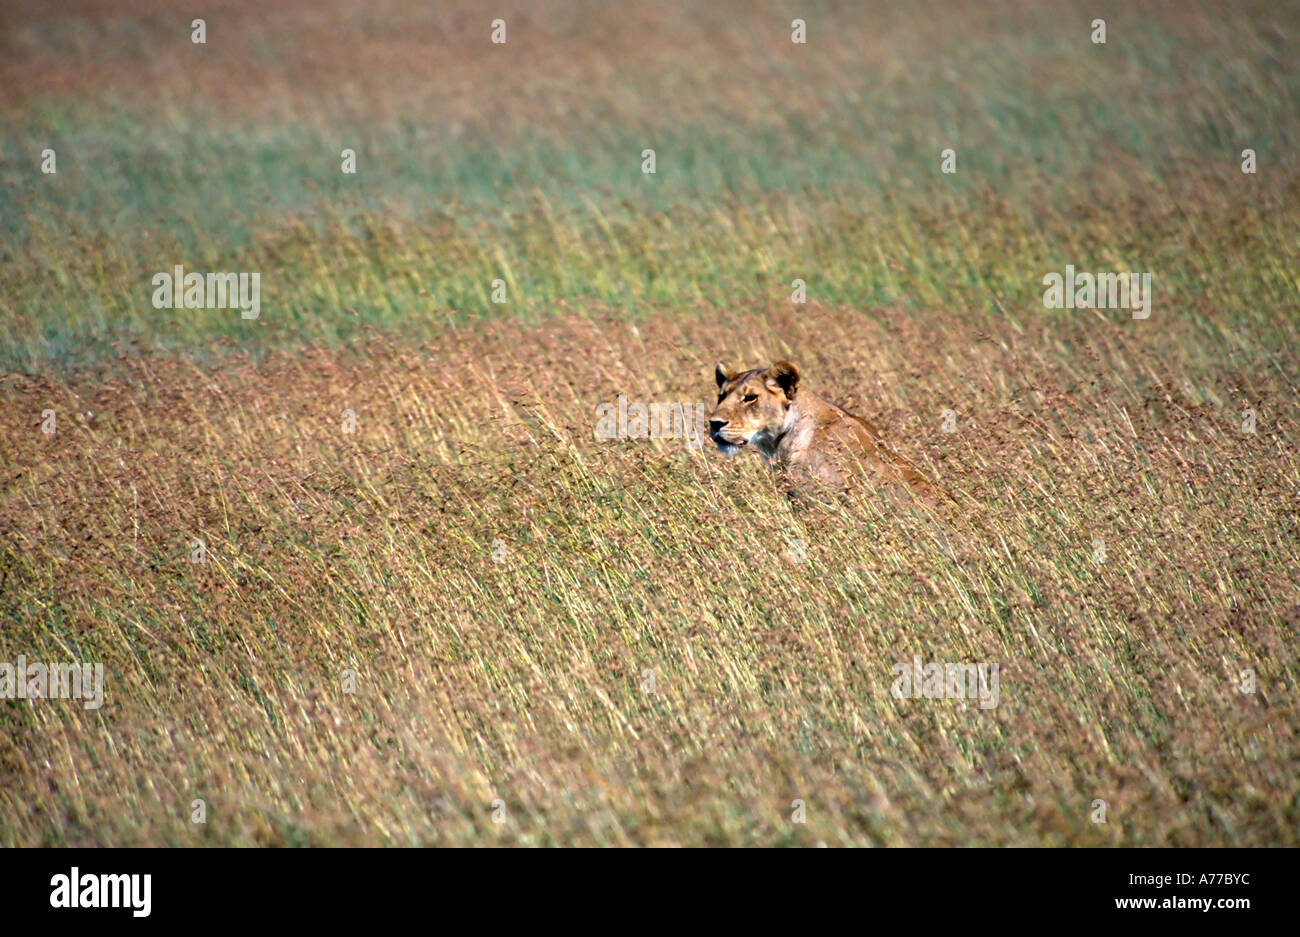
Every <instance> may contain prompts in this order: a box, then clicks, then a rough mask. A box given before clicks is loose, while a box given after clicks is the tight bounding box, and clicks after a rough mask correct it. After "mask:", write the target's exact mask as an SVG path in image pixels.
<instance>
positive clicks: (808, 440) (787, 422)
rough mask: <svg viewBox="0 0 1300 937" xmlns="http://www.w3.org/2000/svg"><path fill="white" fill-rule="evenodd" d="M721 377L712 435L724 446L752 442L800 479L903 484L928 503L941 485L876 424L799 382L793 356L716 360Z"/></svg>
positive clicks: (835, 484)
mask: <svg viewBox="0 0 1300 937" xmlns="http://www.w3.org/2000/svg"><path fill="white" fill-rule="evenodd" d="M715 378H716V380H717V384H718V405H717V407H716V408H715V409H714V411H713V413H712V414H710V416H709V435H710V436H711V437H712V438H713V441H714V442H716V443H717V444H718V448H719V449H720V450H722V451H723V452H724V453H727V454H731V453H733V452H736V451H738V450H739V449H740V448H741V447H743V446H752V447H753V448H754V449H755V450H756V451H757V452H759V453H760V454H762V455H763V457H764V458H766V459H767V460H768V462H770V463H771V464H772V465H774V466H777V467H782V468H785V469H787V470H788V471H789V472H790V473H791V474H792V475H793V476H794V477H795V478H797V479H799V478H809V479H815V480H816V481H818V482H820V483H822V484H824V485H830V486H833V487H855V486H856V485H858V484H861V483H863V482H866V483H867V484H869V485H870V486H871V487H872V488H873V489H876V488H882V487H885V488H893V489H901V490H905V491H907V492H909V493H911V494H912V495H914V496H916V497H917V498H919V499H920V500H921V501H922V502H924V503H925V504H927V505H930V506H933V505H934V503H935V501H936V500H937V491H936V489H935V487H934V486H933V485H932V484H931V483H930V482H929V481H928V480H927V479H926V478H925V476H923V475H922V474H921V473H920V472H919V471H917V470H916V468H915V467H914V466H912V465H911V464H909V463H908V462H907V461H906V460H905V459H903V458H902V457H900V456H899V455H897V454H896V453H894V452H891V451H890V450H889V448H888V447H887V446H886V445H885V443H884V441H883V440H882V439H881V438H880V434H879V433H878V432H877V431H876V428H875V427H874V426H872V425H871V424H870V423H869V422H867V421H866V420H864V419H862V418H861V417H859V416H854V415H853V414H852V413H849V412H848V411H847V410H845V409H844V408H843V407H839V406H837V405H835V404H833V403H831V402H830V401H827V400H823V399H822V398H821V397H818V396H817V395H816V394H814V393H812V392H811V391H809V390H807V389H806V388H804V387H801V386H800V384H799V370H798V369H797V368H796V367H795V366H794V365H793V364H790V363H789V362H788V361H778V362H776V363H775V364H773V365H772V366H771V367H770V368H755V369H753V370H751V371H744V372H739V373H737V372H734V371H732V370H731V369H730V368H728V367H727V365H725V364H724V363H722V362H718V365H717V368H716V370H715Z"/></svg>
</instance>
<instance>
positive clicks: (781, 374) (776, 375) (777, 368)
mask: <svg viewBox="0 0 1300 937" xmlns="http://www.w3.org/2000/svg"><path fill="white" fill-rule="evenodd" d="M767 379H768V380H769V381H774V382H775V383H776V386H777V387H780V388H781V390H783V391H785V396H786V398H787V399H789V400H793V399H794V392H795V390H797V389H798V387H799V369H798V368H796V367H795V366H794V365H792V364H791V363H790V362H789V361H778V362H776V363H775V364H773V365H772V366H771V367H770V368H768V369H767Z"/></svg>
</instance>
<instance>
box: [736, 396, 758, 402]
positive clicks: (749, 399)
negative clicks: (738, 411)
mask: <svg viewBox="0 0 1300 937" xmlns="http://www.w3.org/2000/svg"><path fill="white" fill-rule="evenodd" d="M757 399H758V394H746V395H745V396H743V397H741V398H740V402H741V403H753V402H754V401H755V400H757Z"/></svg>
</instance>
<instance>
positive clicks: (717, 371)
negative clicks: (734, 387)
mask: <svg viewBox="0 0 1300 937" xmlns="http://www.w3.org/2000/svg"><path fill="white" fill-rule="evenodd" d="M713 379H714V380H715V381H717V382H718V390H722V386H723V385H724V384H726V383H727V382H728V381H734V380H735V379H736V372H735V371H733V370H731V368H729V367H727V362H725V361H719V362H718V363H717V364H715V365H714V366H713Z"/></svg>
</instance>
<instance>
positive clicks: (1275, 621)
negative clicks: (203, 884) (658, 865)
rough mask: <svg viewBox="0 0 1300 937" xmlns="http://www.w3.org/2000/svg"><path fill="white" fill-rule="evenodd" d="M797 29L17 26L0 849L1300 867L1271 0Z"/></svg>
mask: <svg viewBox="0 0 1300 937" xmlns="http://www.w3.org/2000/svg"><path fill="white" fill-rule="evenodd" d="M796 6H797V9H795V8H793V7H791V6H790V5H789V4H777V3H769V2H762V0H758V2H753V3H740V2H734V0H722V2H718V3H710V4H688V3H682V2H671V0H670V2H664V3H657V4H618V5H607V4H600V3H587V2H576V0H575V2H566V0H544V2H539V3H513V2H504V3H496V4H493V5H492V9H491V10H486V9H485V8H483V7H482V6H481V5H476V4H472V3H467V2H457V3H450V4H442V3H440V4H427V3H419V2H415V0H377V2H373V3H366V4H352V3H345V2H342V0H322V2H308V0H284V2H277V3H275V4H265V3H253V2H249V0H205V2H204V3H203V4H202V7H203V10H202V11H199V12H190V11H189V10H188V8H187V9H186V10H185V11H179V10H178V9H176V8H174V7H173V5H172V4H169V3H166V2H163V0H122V2H114V3H111V4H110V3H100V2H88V0H65V2H60V3H59V4H57V5H53V4H52V5H34V6H29V5H21V4H12V3H3V4H0V424H3V428H2V434H3V435H2V438H3V445H2V446H0V662H2V661H8V662H13V661H16V660H17V658H18V656H19V655H24V656H25V657H26V659H28V660H32V661H37V660H39V661H73V660H76V661H98V662H102V663H103V665H104V674H105V681H104V687H105V692H104V700H103V705H102V706H101V707H100V708H98V709H87V708H86V707H85V706H84V705H83V704H82V702H81V701H77V700H55V699H50V700H29V701H21V700H0V845H4V846H40V845H111V846H117V845H450V846H481V845H619V846H621V845H682V846H698V845H728V846H750V845H788V846H812V845H818V844H822V843H825V844H827V845H830V846H936V845H963V846H969V845H1014V846H1067V845H1068V846H1119V845H1123V846H1154V845H1179V846H1206V845H1230V846H1254V845H1291V846H1294V845H1298V844H1300V690H1298V688H1297V680H1298V679H1300V588H1298V586H1297V584H1298V583H1300V463H1298V461H1297V455H1296V448H1295V447H1296V437H1297V429H1298V427H1300V423H1298V418H1300V414H1298V413H1297V382H1298V380H1300V367H1298V366H1297V352H1296V350H1297V348H1300V303H1297V288H1298V287H1300V282H1298V273H1297V271H1298V270H1300V263H1298V260H1300V155H1298V149H1297V144H1298V143H1300V58H1298V57H1297V56H1295V54H1294V51H1293V48H1292V46H1293V43H1294V41H1295V38H1296V36H1297V35H1300V5H1297V4H1296V3H1293V2H1282V3H1278V2H1243V3H1234V4H1229V3H1218V2H1208V0H1189V2H1156V3H1141V4H1131V3H1117V2H1108V0H1094V2H1088V3H1082V2H1042V3H1039V2H1021V0H991V2H989V3H984V4H978V5H964V4H950V3H937V2H931V0H922V2H918V3H909V4H892V3H862V4H832V3H825V2H815V0H801V2H800V3H799V4H797V5H796ZM195 16H202V17H203V18H204V19H205V23H206V42H205V43H203V44H196V43H194V42H192V41H191V33H192V28H191V20H192V19H193V18H194V17H195ZM796 16H797V17H800V18H802V19H804V20H805V21H806V24H807V36H808V41H807V43H806V44H796V43H793V42H791V19H792V18H793V17H796ZM497 17H500V18H503V19H504V20H505V21H506V24H507V30H508V33H507V36H508V38H507V41H506V42H505V43H504V44H494V43H492V42H491V41H490V38H489V37H490V33H491V27H490V23H491V21H492V20H493V19H494V18H497ZM1097 18H1104V19H1105V22H1106V30H1107V40H1106V42H1105V43H1104V44H1097V43H1094V42H1092V41H1091V40H1090V32H1091V28H1090V24H1091V23H1092V21H1093V20H1094V19H1097ZM647 148H651V149H653V150H654V152H655V160H656V171H655V172H654V173H653V174H649V173H645V172H643V171H642V168H643V162H644V157H643V151H644V150H646V149H647ZM946 148H952V149H953V151H954V152H955V154H956V160H957V163H956V165H957V171H956V172H955V173H944V172H942V171H941V168H940V165H941V160H940V153H941V151H943V150H944V149H946ZM47 149H49V150H53V151H54V153H55V155H56V159H57V172H55V173H52V174H51V173H45V172H42V171H41V166H42V160H43V157H42V153H43V151H45V150H47ZM345 149H351V150H353V151H354V152H355V154H356V165H357V172H356V173H344V172H342V171H341V159H342V156H341V154H342V151H343V150H345ZM1246 149H1250V150H1253V151H1254V153H1255V158H1256V160H1257V169H1256V171H1255V172H1253V173H1246V172H1243V156H1242V151H1243V150H1246ZM178 264H182V265H184V267H185V269H186V270H195V271H256V272H259V273H260V276H261V300H260V302H261V312H260V316H259V317H258V318H257V319H253V320H248V319H242V318H241V317H240V315H239V313H238V311H237V310H235V311H232V310H231V309H213V308H205V309H158V308H155V306H154V305H153V304H152V303H151V301H150V297H151V294H152V293H153V287H152V286H151V278H152V277H153V276H154V275H155V274H156V273H158V272H159V271H171V270H172V269H173V268H174V267H175V266H176V265H178ZM1066 264H1071V265H1073V266H1074V267H1076V268H1077V269H1079V270H1088V271H1105V270H1116V271H1134V272H1141V273H1150V274H1151V276H1152V281H1153V283H1154V284H1155V286H1154V301H1153V305H1152V313H1151V316H1150V318H1149V319H1144V320H1140V319H1133V318H1131V317H1130V316H1129V315H1128V314H1127V313H1126V312H1125V311H1124V310H1115V309H1077V308H1066V309H1050V308H1045V306H1044V304H1043V283H1042V280H1043V276H1044V275H1045V274H1047V273H1049V272H1053V271H1061V270H1063V269H1064V268H1065V265H1066ZM796 279H801V280H803V281H804V282H805V283H806V292H807V302H806V303H796V302H792V300H791V294H792V281H794V280H796ZM494 281H500V283H501V285H500V286H499V287H497V288H494V285H493V283H494ZM494 289H495V290H496V291H497V295H496V296H494ZM719 358H722V359H726V360H729V361H731V362H732V363H733V364H737V365H742V364H743V365H745V366H758V365H760V364H766V363H768V362H770V361H773V360H776V359H780V358H787V359H789V360H791V361H794V362H796V363H797V364H798V365H799V367H800V369H801V371H802V373H803V379H804V381H805V382H806V385H807V386H808V387H809V388H811V389H813V390H815V391H816V392H817V393H819V394H821V395H822V396H825V397H827V398H829V399H831V400H834V401H836V402H838V403H841V404H843V405H845V406H847V407H849V408H850V409H852V410H853V411H854V412H857V413H860V414H862V415H863V416H865V417H868V418H869V419H871V420H872V421H873V422H874V423H875V424H876V426H877V427H879V428H880V430H881V432H882V433H883V434H884V436H885V437H886V439H888V440H889V442H890V443H891V445H893V446H894V447H895V448H896V449H897V451H898V452H899V453H900V454H902V455H904V456H905V457H907V458H908V459H909V460H911V461H912V462H914V463H915V464H916V465H917V466H919V467H920V468H921V469H922V470H923V471H925V472H926V473H927V474H928V475H929V476H931V477H932V478H934V479H935V480H936V481H937V482H938V483H940V484H941V485H943V486H944V487H945V488H946V489H947V490H950V491H952V492H954V495H955V497H957V498H958V500H959V502H960V504H961V505H962V509H961V510H959V511H952V512H949V513H948V514H946V515H943V516H940V517H934V516H931V515H928V514H926V513H924V512H907V511H898V510H894V509H892V508H890V507H889V506H888V505H887V504H886V503H884V502H881V501H879V500H876V499H871V498H856V499H855V498H842V497H838V496H835V495H833V494H830V493H828V494H827V496H826V497H825V498H824V499H816V500H814V501H812V502H808V501H803V500H798V499H794V500H792V499H791V498H790V497H789V496H788V495H787V492H786V491H785V490H784V489H783V486H782V485H781V483H780V478H779V476H778V475H777V473H774V472H772V471H770V470H769V469H767V468H766V467H765V466H763V465H762V464H761V463H760V461H759V460H758V459H757V458H754V457H752V455H751V454H748V453H742V454H741V456H740V457H736V458H730V459H728V458H724V457H722V456H721V455H720V454H719V453H718V452H716V451H712V449H711V447H706V448H696V447H692V446H690V445H687V444H685V443H684V442H683V441H682V440H680V439H663V440H656V439H615V440H604V439H600V438H597V436H596V434H595V432H594V428H595V425H596V412H597V408H598V407H599V406H600V405H601V404H602V403H609V402H616V401H617V400H618V398H619V395H625V396H626V397H628V398H629V399H632V400H637V401H667V402H679V401H680V402H695V401H699V402H703V403H706V404H711V403H712V401H713V399H714V385H713V378H712V374H713V364H714V361H715V360H716V359H719ZM49 411H52V412H53V415H54V420H55V423H54V426H56V427H57V428H56V429H55V431H54V432H52V433H51V432H48V431H47V429H48V427H49V424H48V420H47V413H48V412H49ZM945 411H951V412H952V414H953V415H954V416H953V420H954V422H953V423H952V426H953V427H955V431H954V432H945V431H944V418H943V414H944V412H945ZM1247 411H1249V416H1247V415H1246V414H1247ZM347 413H351V414H352V416H351V418H349V417H348V416H347V415H346V414H347ZM350 421H351V422H350ZM1248 424H1249V427H1250V429H1249V430H1247V429H1246V428H1245V427H1246V426H1247V425H1248ZM352 429H354V431H349V430H352ZM1098 544H1100V545H1101V549H1100V552H1099V550H1098ZM196 551H197V552H196ZM196 556H198V557H200V558H201V561H199V562H196V561H195V558H196ZM916 656H920V657H921V658H922V659H924V660H925V661H939V662H952V661H956V662H996V663H998V665H999V667H1000V673H1001V684H1000V699H999V701H998V704H997V705H996V706H995V707H992V708H987V709H986V708H981V707H980V706H978V705H972V704H970V703H968V702H966V701H951V700H929V699H919V700H918V699H897V698H895V697H894V696H892V695H891V692H890V688H891V684H892V683H893V681H894V676H893V674H892V672H891V668H892V667H893V666H894V665H895V664H896V663H898V662H900V661H911V660H912V659H913V658H914V657H916ZM196 800H201V801H202V802H203V805H204V810H205V822H202V823H195V822H193V812H194V809H195V807H194V803H195V801H196ZM796 801H802V802H803V811H804V814H803V817H802V819H803V820H804V821H805V822H792V813H793V811H794V809H795V808H794V806H793V805H794V803H795V802H796ZM1099 802H1101V807H1100V810H1101V813H1100V814H1099V812H1098V811H1099V807H1098V803H1099ZM1099 817H1104V822H1102V821H1100V820H1099Z"/></svg>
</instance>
